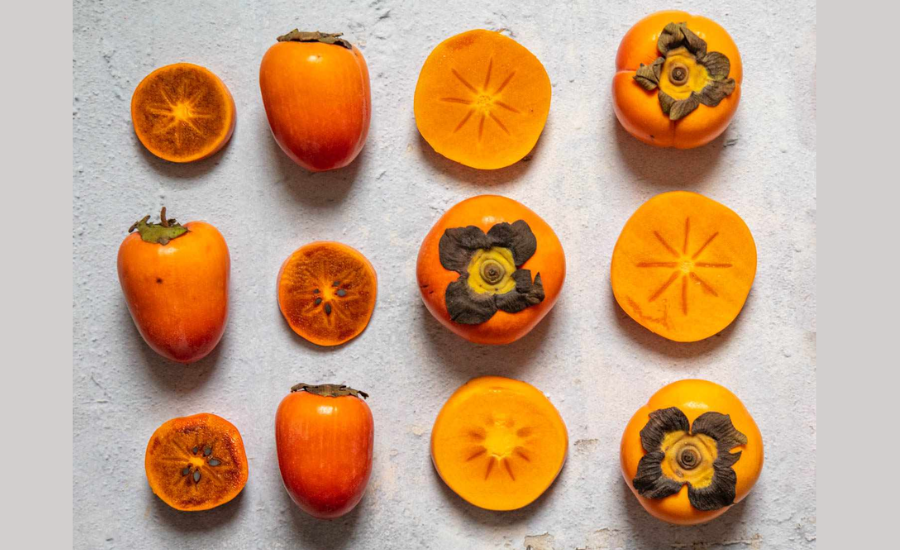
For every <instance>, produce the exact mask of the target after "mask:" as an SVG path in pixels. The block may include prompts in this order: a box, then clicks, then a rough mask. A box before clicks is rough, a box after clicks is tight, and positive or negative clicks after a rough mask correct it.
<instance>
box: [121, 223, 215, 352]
mask: <svg viewBox="0 0 900 550" xmlns="http://www.w3.org/2000/svg"><path fill="white" fill-rule="evenodd" d="M184 227H186V228H187V230H188V232H187V233H185V234H184V235H182V236H180V237H177V238H175V239H172V240H171V241H169V242H168V243H167V244H164V245H163V244H156V243H149V242H145V241H143V240H142V239H141V236H140V235H139V234H138V232H134V233H130V234H129V235H128V236H127V237H125V240H124V241H123V242H122V245H121V246H120V247H119V256H118V262H117V263H118V271H119V282H120V283H121V285H122V292H123V293H124V294H125V303H126V304H128V311H129V312H131V318H132V319H133V320H134V324H135V325H136V326H137V329H138V331H139V332H140V333H141V336H143V337H144V340H145V341H146V342H147V345H149V346H150V347H151V348H152V349H153V351H155V352H156V353H158V354H160V355H162V356H163V357H165V358H166V359H170V360H172V361H177V362H179V363H193V362H195V361H199V360H200V359H203V358H204V357H206V356H207V355H209V353H210V352H211V351H212V350H213V349H215V347H216V345H217V344H218V343H219V340H221V339H222V334H224V332H225V324H226V322H227V321H228V285H229V278H230V276H231V257H230V256H229V254H228V245H227V244H225V239H224V237H222V234H221V233H219V231H218V230H217V229H216V228H215V227H213V226H212V225H210V224H208V223H206V222H189V223H186V224H184Z"/></svg>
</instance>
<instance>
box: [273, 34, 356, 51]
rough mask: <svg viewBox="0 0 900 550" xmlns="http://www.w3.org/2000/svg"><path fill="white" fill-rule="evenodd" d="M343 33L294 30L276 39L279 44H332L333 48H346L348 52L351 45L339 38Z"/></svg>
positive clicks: (351, 47)
mask: <svg viewBox="0 0 900 550" xmlns="http://www.w3.org/2000/svg"><path fill="white" fill-rule="evenodd" d="M343 35H344V33H342V32H336V33H327V32H319V31H315V32H309V31H301V30H299V29H294V30H292V31H291V32H289V33H287V34H283V35H281V36H279V37H278V41H279V42H321V43H322V44H333V45H335V46H341V47H342V48H347V49H348V50H352V49H353V44H351V43H350V42H348V41H346V40H344V39H343V38H341V36H343Z"/></svg>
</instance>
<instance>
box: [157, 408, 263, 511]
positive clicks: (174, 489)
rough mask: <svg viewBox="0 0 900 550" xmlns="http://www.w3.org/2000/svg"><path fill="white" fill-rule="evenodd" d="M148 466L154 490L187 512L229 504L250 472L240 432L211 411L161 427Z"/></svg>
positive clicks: (177, 507) (175, 420)
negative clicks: (210, 412)
mask: <svg viewBox="0 0 900 550" xmlns="http://www.w3.org/2000/svg"><path fill="white" fill-rule="evenodd" d="M144 468H145V469H146V471H147V481H148V482H149V483H150V489H151V490H152V491H153V493H154V494H155V495H156V496H158V497H159V498H161V499H162V500H163V502H165V503H166V504H168V505H169V506H171V507H172V508H175V509H176V510H183V511H188V512H197V511H200V510H209V509H210V508H215V507H216V506H219V505H222V504H225V503H226V502H228V501H230V500H231V499H233V498H234V497H236V496H237V495H238V494H239V493H240V492H241V490H242V489H243V488H244V485H246V484H247V476H248V469H247V453H246V452H244V441H243V439H241V434H240V432H238V430H237V428H235V427H234V425H233V424H232V423H231V422H229V421H227V420H225V419H224V418H222V417H220V416H216V415H214V414H209V413H200V414H195V415H193V416H185V417H183V418H173V419H172V420H169V421H168V422H166V423H165V424H163V425H162V426H160V427H159V428H157V429H156V431H155V432H153V436H152V437H151V438H150V442H149V443H147V454H146V455H145V457H144Z"/></svg>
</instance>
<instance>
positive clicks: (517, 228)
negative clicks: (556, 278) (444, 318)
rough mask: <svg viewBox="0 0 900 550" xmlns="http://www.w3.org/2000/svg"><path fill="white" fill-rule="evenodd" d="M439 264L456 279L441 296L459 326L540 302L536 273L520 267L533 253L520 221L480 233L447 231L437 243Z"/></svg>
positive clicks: (526, 229)
mask: <svg viewBox="0 0 900 550" xmlns="http://www.w3.org/2000/svg"><path fill="white" fill-rule="evenodd" d="M438 249H439V250H438V252H439V256H440V260H441V265H442V266H443V267H444V269H448V270H450V271H456V272H457V273H459V278H458V279H457V280H455V281H453V282H452V283H450V284H449V285H448V286H447V290H446V292H445V293H444V298H445V300H446V302H447V312H448V313H449V314H450V319H451V320H452V321H454V322H456V323H460V324H463V325H477V324H481V323H484V322H486V321H487V320H488V319H490V318H491V317H493V316H494V314H495V313H497V311H498V310H500V311H505V312H507V313H518V312H520V311H522V310H524V309H525V308H527V307H531V306H534V305H537V304H539V303H541V302H542V301H543V300H544V286H543V284H542V283H541V274H540V273H538V274H536V275H535V276H534V280H533V281H532V279H531V271H530V270H528V269H520V268H521V266H522V265H523V264H524V263H525V262H526V261H528V259H529V258H531V257H532V256H533V255H534V253H535V251H536V250H537V239H536V238H535V236H534V233H533V232H532V231H531V228H530V227H528V224H527V223H525V221H524V220H519V221H516V222H514V223H512V224H509V223H506V222H503V223H498V224H496V225H494V226H493V227H491V229H490V230H489V231H488V232H487V233H485V232H484V231H482V230H481V229H479V228H478V227H475V226H473V225H470V226H468V227H452V228H450V229H447V230H446V231H444V234H443V235H442V236H441V240H440V242H439V243H438Z"/></svg>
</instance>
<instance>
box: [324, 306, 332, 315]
mask: <svg viewBox="0 0 900 550" xmlns="http://www.w3.org/2000/svg"><path fill="white" fill-rule="evenodd" d="M325 315H331V304H325Z"/></svg>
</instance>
